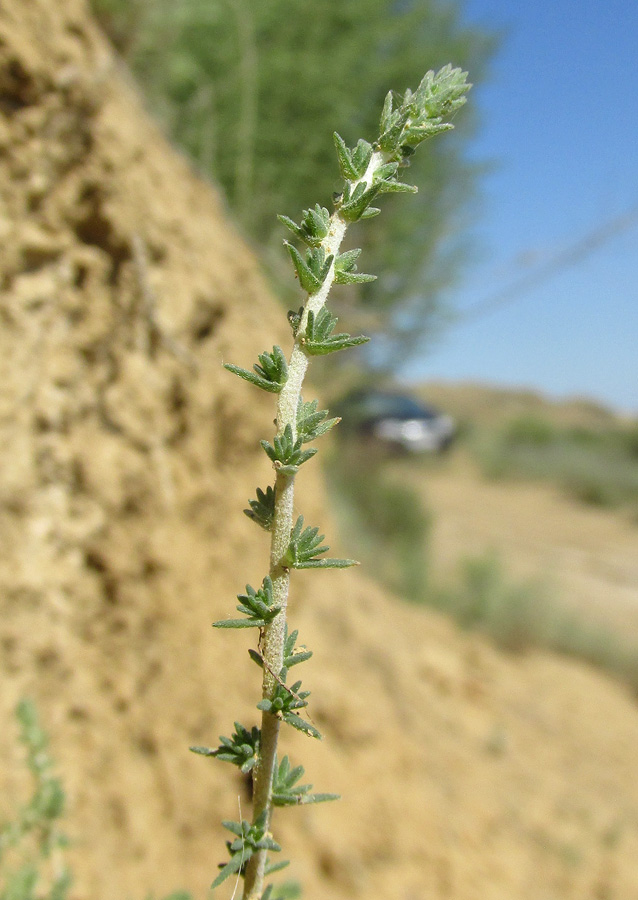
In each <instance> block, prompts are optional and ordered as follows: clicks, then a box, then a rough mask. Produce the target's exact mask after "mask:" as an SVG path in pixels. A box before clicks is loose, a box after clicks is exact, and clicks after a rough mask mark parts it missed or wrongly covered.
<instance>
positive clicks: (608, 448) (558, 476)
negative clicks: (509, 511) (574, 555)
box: [471, 416, 638, 519]
mask: <svg viewBox="0 0 638 900" xmlns="http://www.w3.org/2000/svg"><path fill="white" fill-rule="evenodd" d="M471 444H472V447H473V450H474V452H475V454H476V457H477V459H478V460H479V463H480V465H481V467H482V470H483V472H484V474H485V475H486V476H488V477H490V478H526V479H533V480H547V481H550V482H551V483H553V484H556V485H558V486H560V487H561V488H562V489H563V490H565V491H566V492H567V494H568V495H569V496H571V497H573V498H575V499H577V500H580V501H582V502H583V503H588V504H590V505H593V506H602V507H608V508H612V509H623V508H624V509H628V510H629V511H630V512H631V514H632V515H633V516H635V517H636V518H637V519H638V426H637V425H633V426H627V427H620V426H616V427H609V428H596V429H595V428H586V427H583V426H579V427H576V426H569V427H568V426H562V427H561V426H559V425H556V424H553V423H551V422H550V421H548V420H547V419H543V418H541V417H536V416H534V417H532V416H524V417H518V418H514V419H511V420H510V421H509V422H507V423H505V424H504V425H503V426H501V427H500V428H498V429H496V430H494V431H487V430H486V429H481V428H477V429H476V430H475V433H474V435H473V437H472V439H471Z"/></svg>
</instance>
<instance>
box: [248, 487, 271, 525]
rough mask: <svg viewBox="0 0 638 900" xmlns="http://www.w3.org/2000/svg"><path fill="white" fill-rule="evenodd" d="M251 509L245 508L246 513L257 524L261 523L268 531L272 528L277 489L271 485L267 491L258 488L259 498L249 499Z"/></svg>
mask: <svg viewBox="0 0 638 900" xmlns="http://www.w3.org/2000/svg"><path fill="white" fill-rule="evenodd" d="M248 505H249V506H250V509H245V510H244V515H246V516H248V518H249V519H252V521H253V522H255V523H256V524H257V525H260V526H261V527H262V528H264V529H265V530H266V531H270V529H271V528H272V520H273V516H274V515H275V491H274V488H272V487H271V486H270V485H268V487H267V488H266V492H265V493H264V491H262V490H261V489H260V488H257V499H256V500H249V501H248Z"/></svg>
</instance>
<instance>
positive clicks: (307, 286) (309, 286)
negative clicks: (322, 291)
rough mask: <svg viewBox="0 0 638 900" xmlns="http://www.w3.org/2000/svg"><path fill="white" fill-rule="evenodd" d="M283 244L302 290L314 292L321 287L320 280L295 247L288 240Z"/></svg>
mask: <svg viewBox="0 0 638 900" xmlns="http://www.w3.org/2000/svg"><path fill="white" fill-rule="evenodd" d="M284 244H285V246H286V248H287V250H288V253H289V254H290V258H291V259H292V263H293V265H294V267H295V271H296V273H297V277H298V278H299V284H300V285H301V287H302V288H303V289H304V291H307V292H308V293H309V294H316V292H317V291H318V290H319V288H320V287H321V281H319V279H318V278H317V276H316V275H315V274H314V273H313V272H312V271H311V270H310V268H309V267H308V264H307V263H306V261H305V259H304V258H303V256H302V255H301V254H300V253H299V251H298V250H297V248H296V247H295V246H293V244H290V243H288V241H284Z"/></svg>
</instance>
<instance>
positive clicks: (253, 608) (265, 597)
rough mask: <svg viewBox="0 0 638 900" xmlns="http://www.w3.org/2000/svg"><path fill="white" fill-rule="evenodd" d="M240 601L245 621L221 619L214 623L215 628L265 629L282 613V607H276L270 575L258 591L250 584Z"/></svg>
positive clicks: (239, 609) (239, 608) (239, 607)
mask: <svg viewBox="0 0 638 900" xmlns="http://www.w3.org/2000/svg"><path fill="white" fill-rule="evenodd" d="M237 599H238V600H239V601H240V602H239V606H238V607H237V610H238V612H241V613H244V615H245V616H246V618H245V619H221V620H220V621H218V622H213V628H263V627H264V626H265V625H268V624H269V623H270V622H272V620H273V619H274V618H275V616H277V615H278V614H279V613H280V612H281V606H275V603H274V597H273V585H272V580H271V578H270V576H269V575H266V577H265V578H264V580H263V582H262V585H261V587H260V588H259V590H258V591H256V590H255V589H254V588H252V587H251V586H250V585H249V584H247V585H246V593H245V594H238V595H237Z"/></svg>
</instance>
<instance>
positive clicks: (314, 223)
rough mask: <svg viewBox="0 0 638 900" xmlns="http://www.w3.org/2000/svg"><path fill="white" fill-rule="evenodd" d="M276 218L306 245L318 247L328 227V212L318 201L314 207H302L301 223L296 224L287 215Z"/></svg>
mask: <svg viewBox="0 0 638 900" xmlns="http://www.w3.org/2000/svg"><path fill="white" fill-rule="evenodd" d="M277 218H278V219H279V221H280V222H281V223H282V224H283V225H285V226H286V228H288V229H289V230H290V231H292V233H293V234H294V235H295V237H297V238H299V240H300V241H303V242H304V244H306V245H307V246H308V247H318V246H319V245H320V244H321V242H322V241H323V239H324V238H325V237H326V236H327V234H328V231H329V229H330V213H329V212H328V210H327V209H326V208H325V207H322V206H319V204H318V203H317V204H315V208H314V209H304V211H303V216H302V219H301V225H297V223H296V222H293V220H292V219H289V218H288V216H277Z"/></svg>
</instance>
